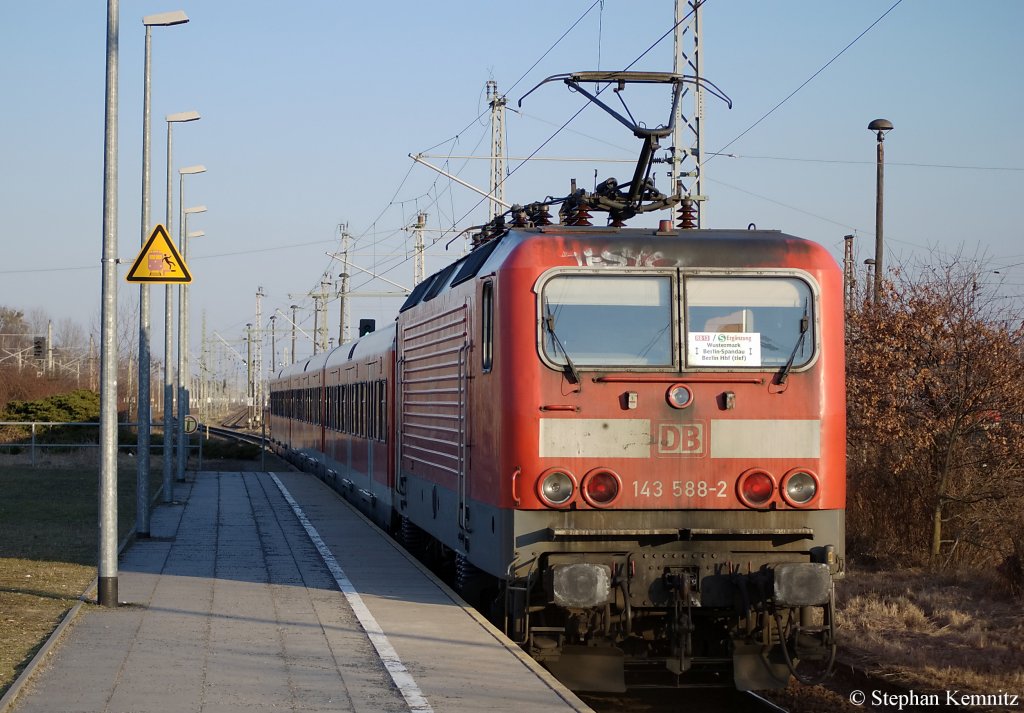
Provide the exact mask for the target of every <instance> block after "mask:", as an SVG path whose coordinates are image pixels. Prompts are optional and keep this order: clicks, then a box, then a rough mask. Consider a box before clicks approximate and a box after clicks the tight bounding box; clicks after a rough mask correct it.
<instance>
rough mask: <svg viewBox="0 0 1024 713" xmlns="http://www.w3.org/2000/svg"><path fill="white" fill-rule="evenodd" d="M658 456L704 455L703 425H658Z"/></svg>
mask: <svg viewBox="0 0 1024 713" xmlns="http://www.w3.org/2000/svg"><path fill="white" fill-rule="evenodd" d="M658 454H659V455H686V456H700V455H704V424H703V423H660V424H658Z"/></svg>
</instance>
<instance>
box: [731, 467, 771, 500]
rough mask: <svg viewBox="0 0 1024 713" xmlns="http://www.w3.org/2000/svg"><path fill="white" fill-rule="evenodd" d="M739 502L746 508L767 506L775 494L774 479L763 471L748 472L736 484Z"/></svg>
mask: <svg viewBox="0 0 1024 713" xmlns="http://www.w3.org/2000/svg"><path fill="white" fill-rule="evenodd" d="M736 490H737V495H738V496H739V499H740V502H742V503H743V504H744V505H746V506H747V507H751V508H761V507H764V506H765V505H767V504H768V501H769V500H771V499H772V493H774V492H775V478H773V477H772V476H771V473H769V472H768V471H765V470H758V469H754V470H748V471H747V472H746V473H744V474H743V475H741V476H740V479H739V481H737V483H736Z"/></svg>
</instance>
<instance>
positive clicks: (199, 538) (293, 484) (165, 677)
mask: <svg viewBox="0 0 1024 713" xmlns="http://www.w3.org/2000/svg"><path fill="white" fill-rule="evenodd" d="M310 533H313V535H314V539H311V538H310ZM151 535H152V537H151V538H150V539H149V540H140V541H137V542H135V543H134V544H133V545H132V547H131V548H130V549H129V550H128V551H127V552H126V553H125V554H124V555H123V557H122V560H121V562H120V565H119V575H118V586H119V599H120V600H121V601H123V602H126V604H125V605H123V606H121V607H118V608H116V609H112V608H102V607H97V606H95V605H87V606H85V607H83V609H82V610H81V612H80V613H79V615H78V616H77V617H76V618H75V620H74V623H73V625H72V626H71V627H70V628H69V630H68V631H67V632H66V633H65V635H64V637H63V639H62V640H61V642H60V643H59V645H58V646H56V647H55V649H54V650H53V651H52V652H51V653H50V655H49V656H48V657H47V659H46V660H45V662H44V663H43V665H42V666H41V667H40V668H39V669H38V670H37V671H35V672H34V673H33V675H32V678H31V679H30V681H29V683H28V685H27V686H25V688H24V690H23V691H22V693H21V695H20V696H19V697H18V699H17V700H16V701H15V703H14V706H13V709H12V710H13V711H17V713H37V712H38V713H43V712H45V713H72V712H74V713H85V712H89V713H92V712H100V711H102V712H104V713H107V712H111V713H115V712H116V713H121V712H124V713H127V712H129V711H130V712H131V713H144V712H153V713H163V712H167V713H171V712H173V713H182V712H184V711H203V712H207V711H210V712H212V711H218V712H219V711H360V712H364V711H365V712H367V713H369V712H373V713H389V712H391V711H410V710H412V711H417V712H422V713H428V712H430V711H435V712H437V713H447V712H455V711H459V712H462V711H466V712H475V711H489V712H493V713H501V712H504V711H509V712H512V711H516V712H517V713H521V711H524V710H528V711H530V713H547V712H548V711H573V710H575V711H588V710H590V709H589V708H588V707H587V706H586V705H585V704H584V703H582V702H581V701H580V700H579V699H578V698H576V697H575V696H574V695H573V694H572V693H571V692H569V691H568V690H566V689H565V688H564V687H562V686H561V685H560V684H558V683H557V681H554V679H552V678H551V677H550V676H549V675H548V674H547V673H546V672H544V671H543V670H542V669H540V668H539V667H538V666H537V665H536V663H534V662H533V661H531V660H530V659H529V658H528V657H526V656H525V655H524V654H523V653H522V652H521V651H520V650H519V649H518V648H517V647H515V646H514V645H512V644H511V643H510V642H508V641H507V639H505V638H504V637H503V636H502V635H501V634H500V633H499V632H497V631H496V630H495V629H493V628H492V627H491V626H490V625H489V624H487V623H486V621H484V620H483V619H482V617H480V615H479V614H477V613H476V612H474V611H472V610H468V609H466V608H464V606H463V605H462V603H461V602H460V601H458V600H457V599H456V598H453V595H451V593H450V592H449V591H448V590H447V589H446V588H445V587H444V586H443V585H440V584H439V583H437V582H436V581H435V580H434V579H433V577H432V576H431V575H430V574H429V572H426V571H425V570H424V569H423V568H421V567H420V566H419V565H418V564H417V563H415V562H414V561H413V560H411V559H409V558H408V556H407V555H406V554H405V553H404V552H402V551H401V550H399V549H398V548H397V547H396V546H395V545H394V544H393V543H392V542H391V540H389V539H388V538H386V537H384V536H383V535H382V534H381V533H380V532H379V531H378V530H376V529H375V528H374V527H372V526H371V525H370V524H369V523H368V522H366V521H365V520H364V519H363V518H362V517H361V516H360V515H358V514H357V513H356V512H355V511H354V510H352V509H351V508H349V506H348V505H347V504H345V503H344V502H343V501H341V500H340V498H338V496H337V495H336V494H335V493H334V492H333V491H331V490H329V489H328V488H327V487H326V486H324V485H323V484H322V483H321V482H320V481H318V480H316V479H315V478H313V477H312V476H309V475H306V474H302V473H278V474H270V473H206V472H204V473H199V474H198V475H197V476H196V479H195V481H194V482H193V483H185V484H177V486H176V490H175V502H174V503H172V504H170V505H163V506H160V507H158V508H157V509H156V510H155V511H154V513H153V517H152V520H151ZM316 535H319V539H320V543H319V544H320V546H321V548H323V550H324V552H326V557H325V555H324V554H322V553H321V551H319V550H318V549H317V543H316V541H315V538H316ZM328 550H329V552H328Z"/></svg>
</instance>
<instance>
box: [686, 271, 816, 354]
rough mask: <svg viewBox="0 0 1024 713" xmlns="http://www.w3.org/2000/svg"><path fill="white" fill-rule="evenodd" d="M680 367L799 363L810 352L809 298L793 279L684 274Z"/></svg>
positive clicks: (807, 291)
mask: <svg viewBox="0 0 1024 713" xmlns="http://www.w3.org/2000/svg"><path fill="white" fill-rule="evenodd" d="M685 302H686V316H685V319H684V324H685V325H686V345H685V346H686V365H687V366H691V367H693V366H696V367H701V366H706V367H713V366H718V367H725V368H736V367H780V366H784V365H787V364H788V365H789V366H791V367H799V366H802V365H804V364H807V363H808V362H810V360H811V358H812V357H813V356H814V335H813V334H812V333H811V328H812V325H813V323H814V320H813V311H812V310H813V304H814V299H813V296H812V294H811V289H810V287H809V286H808V285H807V283H806V282H804V281H803V280H799V279H797V278H795V277H760V276H758V277H686V278H685Z"/></svg>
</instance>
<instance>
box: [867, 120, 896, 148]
mask: <svg viewBox="0 0 1024 713" xmlns="http://www.w3.org/2000/svg"><path fill="white" fill-rule="evenodd" d="M868 131H875V132H877V136H878V141H879V143H881V142H882V141H885V134H886V132H888V131H892V122H891V121H889V120H888V119H875V120H874V121H872V122H871V123H870V124H868Z"/></svg>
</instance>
